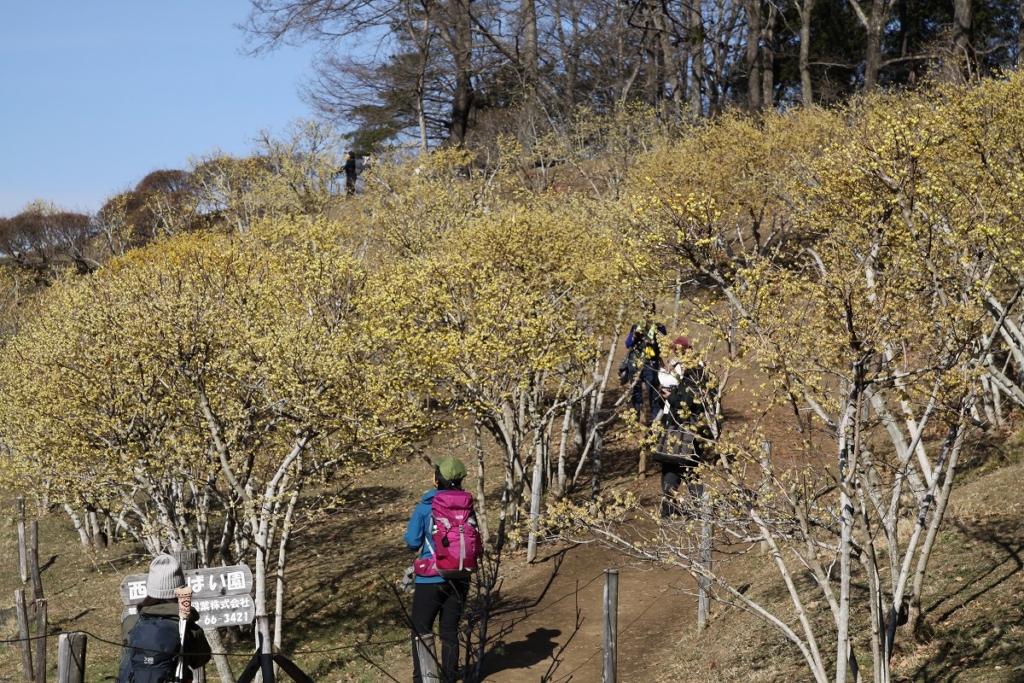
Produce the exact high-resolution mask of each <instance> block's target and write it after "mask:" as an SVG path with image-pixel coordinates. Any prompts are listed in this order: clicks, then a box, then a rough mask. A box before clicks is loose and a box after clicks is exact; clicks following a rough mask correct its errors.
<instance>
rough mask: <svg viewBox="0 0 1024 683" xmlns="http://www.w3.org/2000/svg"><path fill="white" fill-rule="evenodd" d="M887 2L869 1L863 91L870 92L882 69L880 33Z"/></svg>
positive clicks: (883, 26) (882, 0)
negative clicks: (869, 12)
mask: <svg viewBox="0 0 1024 683" xmlns="http://www.w3.org/2000/svg"><path fill="white" fill-rule="evenodd" d="M888 8H889V4H888V3H887V2H886V0H874V2H872V3H871V15H870V16H869V17H868V25H867V32H868V40H867V52H866V55H865V64H864V92H871V91H873V90H874V89H875V88H877V87H878V77H879V73H880V72H881V70H882V37H883V36H882V34H883V32H884V29H885V15H886V10H888Z"/></svg>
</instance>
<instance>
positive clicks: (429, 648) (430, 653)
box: [415, 633, 441, 683]
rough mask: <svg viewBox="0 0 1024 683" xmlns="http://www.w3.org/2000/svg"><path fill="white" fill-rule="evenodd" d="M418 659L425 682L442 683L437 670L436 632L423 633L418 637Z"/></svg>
mask: <svg viewBox="0 0 1024 683" xmlns="http://www.w3.org/2000/svg"><path fill="white" fill-rule="evenodd" d="M415 642H416V659H418V660H419V662H420V676H421V677H422V679H423V683H441V675H440V674H439V673H438V672H437V654H435V652H434V634H433V633H423V634H421V635H420V636H419V637H417V638H416V641H415Z"/></svg>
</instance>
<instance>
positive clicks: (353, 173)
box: [341, 151, 362, 195]
mask: <svg viewBox="0 0 1024 683" xmlns="http://www.w3.org/2000/svg"><path fill="white" fill-rule="evenodd" d="M361 166H362V164H361V163H360V162H359V161H358V160H357V159H356V153H355V152H352V151H349V152H348V153H347V154H346V155H345V165H344V166H342V167H341V170H342V171H344V172H345V194H350V195H351V194H355V193H356V178H358V177H359V172H360V171H361V170H362V168H361Z"/></svg>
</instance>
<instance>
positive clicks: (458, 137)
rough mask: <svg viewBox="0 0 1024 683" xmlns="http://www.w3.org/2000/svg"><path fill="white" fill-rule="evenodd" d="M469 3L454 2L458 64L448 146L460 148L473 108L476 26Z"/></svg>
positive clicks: (455, 42)
mask: <svg viewBox="0 0 1024 683" xmlns="http://www.w3.org/2000/svg"><path fill="white" fill-rule="evenodd" d="M469 3H470V0H453V2H452V7H453V8H454V11H455V17H454V27H453V29H454V30H453V34H454V45H453V46H452V47H453V50H452V57H453V58H454V61H455V92H454V93H453V94H452V117H451V121H449V123H448V144H449V145H452V146H453V147H458V146H460V145H462V144H463V143H464V142H465V141H466V134H467V133H468V132H469V115H470V112H471V111H472V108H473V79H472V76H473V70H472V60H471V58H472V52H473V26H472V19H471V17H470V14H469V11H470V8H469Z"/></svg>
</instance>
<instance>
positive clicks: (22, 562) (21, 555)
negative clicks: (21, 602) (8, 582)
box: [18, 496, 28, 583]
mask: <svg viewBox="0 0 1024 683" xmlns="http://www.w3.org/2000/svg"><path fill="white" fill-rule="evenodd" d="M18 569H19V570H20V571H21V582H22V583H26V582H27V581H28V548H26V547H25V498H24V497H23V496H18Z"/></svg>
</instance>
